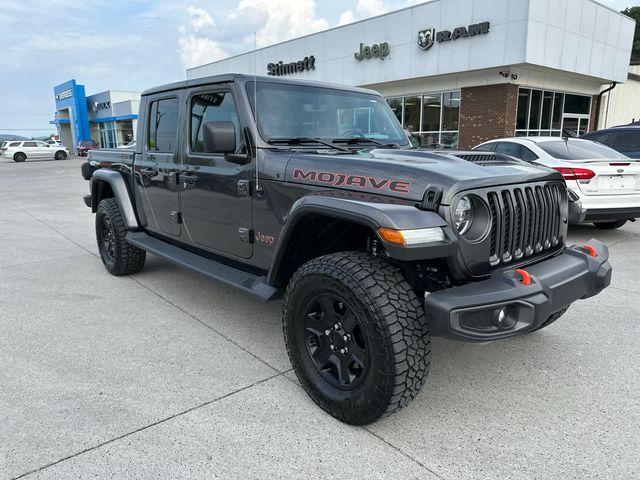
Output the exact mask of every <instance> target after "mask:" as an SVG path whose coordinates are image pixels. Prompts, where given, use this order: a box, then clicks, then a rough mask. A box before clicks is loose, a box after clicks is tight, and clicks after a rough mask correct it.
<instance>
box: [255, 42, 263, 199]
mask: <svg viewBox="0 0 640 480" xmlns="http://www.w3.org/2000/svg"><path fill="white" fill-rule="evenodd" d="M256 38H257V37H256V32H253V113H254V116H255V118H254V120H255V122H254V123H255V127H256V130H255V132H254V135H255V137H254V139H253V143H254V145H255V149H256V154H255V158H256V193H262V187H261V186H260V173H259V172H260V167H259V165H258V78H257V72H258V53H257V48H258V45H257V40H256Z"/></svg>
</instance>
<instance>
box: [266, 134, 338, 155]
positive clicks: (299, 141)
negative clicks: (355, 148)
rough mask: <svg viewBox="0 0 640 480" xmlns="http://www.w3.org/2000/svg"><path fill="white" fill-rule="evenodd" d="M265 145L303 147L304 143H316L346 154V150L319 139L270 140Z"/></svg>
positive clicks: (291, 138) (290, 138) (292, 138)
mask: <svg viewBox="0 0 640 480" xmlns="http://www.w3.org/2000/svg"><path fill="white" fill-rule="evenodd" d="M267 143H269V144H271V145H277V144H285V145H304V144H306V143H318V144H320V145H324V146H326V147H329V148H335V149H336V150H340V151H342V152H348V151H349V149H348V148H344V147H340V146H339V145H334V144H333V143H331V142H326V141H324V140H320V139H319V138H311V137H289V138H286V137H285V138H270V139H269V140H267Z"/></svg>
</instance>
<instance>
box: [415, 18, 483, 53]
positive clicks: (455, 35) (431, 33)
mask: <svg viewBox="0 0 640 480" xmlns="http://www.w3.org/2000/svg"><path fill="white" fill-rule="evenodd" d="M490 27H491V24H490V23H489V22H482V23H473V24H471V25H469V26H467V27H458V28H454V29H453V31H451V30H440V31H439V32H436V29H435V28H429V29H427V30H421V31H419V32H418V46H419V47H420V48H421V49H422V50H429V49H430V48H431V47H432V46H433V44H434V42H438V43H442V42H450V41H452V40H457V39H459V38H468V37H477V36H479V35H484V34H486V33H489V28H490Z"/></svg>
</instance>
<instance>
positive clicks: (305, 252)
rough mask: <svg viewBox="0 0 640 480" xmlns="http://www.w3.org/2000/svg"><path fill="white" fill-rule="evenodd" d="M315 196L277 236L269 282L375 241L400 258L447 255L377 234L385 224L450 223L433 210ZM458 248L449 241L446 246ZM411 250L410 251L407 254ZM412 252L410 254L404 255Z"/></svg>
mask: <svg viewBox="0 0 640 480" xmlns="http://www.w3.org/2000/svg"><path fill="white" fill-rule="evenodd" d="M333 193H334V192H326V193H325V194H314V195H309V196H305V197H302V198H300V199H298V201H296V202H295V203H294V205H293V207H292V208H291V210H290V212H289V215H288V216H287V220H286V222H285V225H284V227H283V229H282V232H281V234H280V237H279V239H278V242H277V245H276V249H275V255H274V256H273V259H272V262H271V266H270V268H269V273H268V277H267V283H268V284H270V285H273V286H278V287H284V286H285V285H286V284H287V283H288V281H289V279H290V278H291V276H292V275H293V273H294V272H295V271H296V270H297V269H298V268H299V267H300V266H301V265H302V264H304V263H305V262H307V261H309V260H311V259H313V258H316V257H319V256H322V255H326V254H330V253H337V252H341V251H349V250H367V249H370V248H371V241H372V240H377V241H379V242H380V244H381V245H383V246H384V247H385V248H386V249H387V252H388V253H389V255H390V256H391V257H392V258H394V257H396V258H398V259H401V260H409V259H410V257H415V258H436V257H442V256H446V255H445V254H444V252H443V250H442V249H441V248H440V247H438V248H437V249H433V248H432V249H430V251H427V249H424V248H421V249H408V248H404V247H397V246H395V247H394V246H392V245H389V244H386V243H385V242H383V241H382V240H381V239H380V237H379V236H378V233H377V231H378V229H379V228H381V227H386V228H393V229H398V230H402V229H412V228H428V227H446V222H445V220H444V219H443V218H442V217H440V216H439V215H437V214H436V213H435V212H427V211H423V210H419V209H418V208H416V206H415V205H414V204H411V203H407V202H402V201H396V200H395V199H390V198H384V197H373V196H363V195H361V194H354V195H351V194H350V193H349V192H347V193H345V194H344V195H342V194H341V195H340V196H337V195H333ZM452 246H453V247H455V245H452V244H451V243H450V244H449V245H447V247H452ZM408 250H411V251H410V252H408ZM406 253H410V257H404V258H400V257H403V256H404V255H405V254H406Z"/></svg>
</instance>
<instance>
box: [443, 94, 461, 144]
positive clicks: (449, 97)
mask: <svg viewBox="0 0 640 480" xmlns="http://www.w3.org/2000/svg"><path fill="white" fill-rule="evenodd" d="M459 120H460V92H447V93H443V94H442V130H446V131H452V130H458V122H459ZM456 142H457V140H456ZM443 143H444V141H443Z"/></svg>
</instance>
